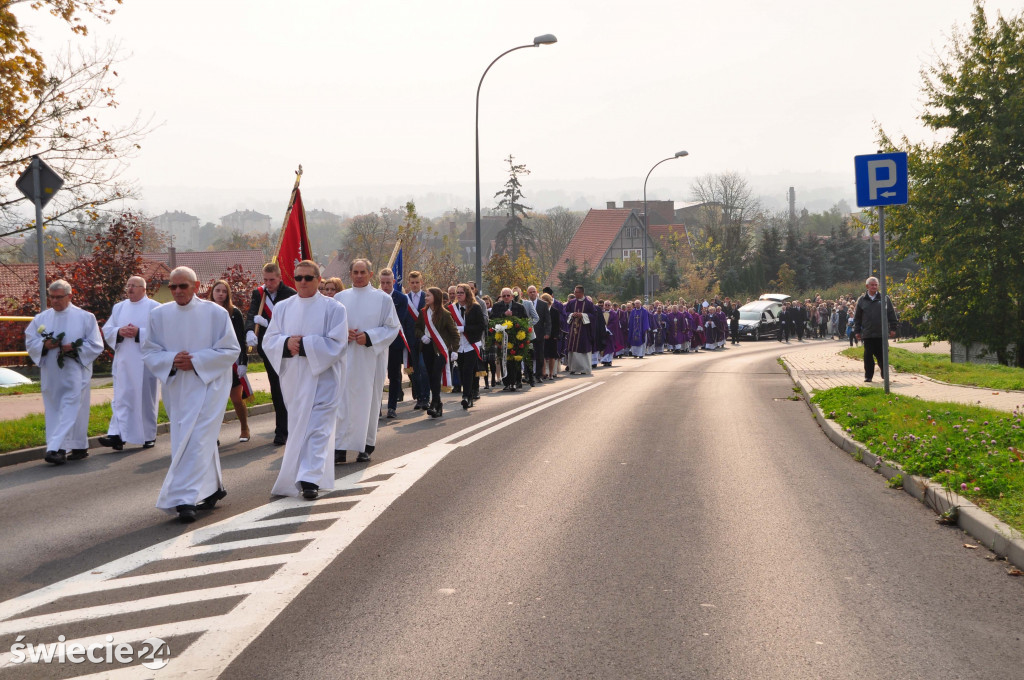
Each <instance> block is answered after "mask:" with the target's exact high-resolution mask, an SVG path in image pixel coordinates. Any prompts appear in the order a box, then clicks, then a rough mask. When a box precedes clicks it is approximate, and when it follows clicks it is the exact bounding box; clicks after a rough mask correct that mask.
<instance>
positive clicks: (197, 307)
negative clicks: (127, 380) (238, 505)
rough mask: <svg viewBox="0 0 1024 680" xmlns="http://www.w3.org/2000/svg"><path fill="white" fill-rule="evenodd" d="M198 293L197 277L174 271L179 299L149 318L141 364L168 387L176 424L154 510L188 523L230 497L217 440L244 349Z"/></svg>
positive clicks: (225, 318)
mask: <svg viewBox="0 0 1024 680" xmlns="http://www.w3.org/2000/svg"><path fill="white" fill-rule="evenodd" d="M197 287H198V285H197V283H196V273H195V272H194V271H192V270H191V269H189V268H188V267H177V268H175V269H174V270H173V271H172V272H171V283H170V285H169V286H168V288H170V289H171V295H172V296H173V297H174V301H173V302H168V303H165V304H162V305H160V306H159V307H157V308H156V309H154V310H153V311H151V312H150V313H149V333H148V334H147V337H146V339H145V340H143V341H142V360H143V362H145V364H146V368H148V369H149V372H150V373H152V374H153V375H155V376H156V377H157V378H158V379H159V380H160V382H162V383H163V400H164V408H165V409H166V410H167V417H168V420H170V422H171V466H170V469H169V470H168V471H167V477H166V478H165V479H164V484H163V488H161V489H160V497H159V498H158V499H157V502H156V507H158V508H160V509H161V510H166V511H168V512H177V513H178V519H180V520H181V521H182V522H184V523H190V522H194V521H196V509H197V508H205V509H212V508H213V506H214V505H216V503H217V501H219V500H220V499H222V498H224V496H226V495H227V492H226V491H225V490H224V484H223V482H222V480H221V471H220V451H219V450H218V448H217V437H218V435H219V434H220V426H221V425H222V424H223V422H224V405H225V404H226V403H227V400H228V397H229V395H230V394H231V367H232V366H233V365H234V363H235V361H237V360H238V353H239V351H240V350H241V348H240V347H239V346H238V336H236V335H235V329H234V327H233V326H232V325H231V317H230V316H229V315H228V313H227V310H225V309H224V308H223V307H221V306H220V305H218V304H217V303H216V302H210V301H208V300H203V299H200V298H199V297H197V296H196V289H197Z"/></svg>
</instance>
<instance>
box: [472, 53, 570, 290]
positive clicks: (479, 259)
mask: <svg viewBox="0 0 1024 680" xmlns="http://www.w3.org/2000/svg"><path fill="white" fill-rule="evenodd" d="M556 42H558V38H556V37H555V36H553V35H551V34H550V33H545V34H544V35H538V36H537V37H536V38H534V39H533V42H532V43H530V44H529V45H520V46H519V47H513V48H512V49H510V50H506V51H505V52H502V53H501V54H499V55H498V56H497V57H495V58H494V61H492V62H491V63H490V64H489V65H488V66H487V68H485V69H484V74H483V75H482V76H480V84H479V85H477V86H476V283H477V285H478V286H479V287H480V290H481V291H482V290H483V289H484V279H483V272H484V267H483V250H484V249H483V246H482V244H481V243H480V239H481V236H480V88H481V87H482V86H483V84H484V78H485V77H486V76H487V72H488V71H490V70H491V66H494V64H495V62H497V61H498V60H499V59H501V58H502V57H504V56H505V55H506V54H508V53H509V52H515V51H516V50H522V49H525V48H527V47H540V46H541V45H553V44H555V43H556Z"/></svg>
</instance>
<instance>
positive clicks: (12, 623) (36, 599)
mask: <svg viewBox="0 0 1024 680" xmlns="http://www.w3.org/2000/svg"><path fill="white" fill-rule="evenodd" d="M602 384H604V382H603V381H599V382H588V383H585V384H582V385H575V386H572V387H569V388H567V389H565V390H562V391H559V392H556V393H554V394H551V395H548V396H546V397H543V398H541V399H538V400H535V401H531V402H530V403H528V404H526V405H524V406H520V407H518V408H515V409H512V410H510V411H507V412H504V413H502V414H501V415H498V416H495V417H493V418H489V419H487V420H484V421H482V422H479V423H476V424H474V425H471V426H470V427H467V428H464V429H462V430H459V431H458V432H455V433H453V434H451V435H449V436H447V437H445V438H443V439H441V440H439V441H436V442H433V443H431V444H429V445H427V446H425V447H424V448H422V449H419V450H418V451H413V452H411V453H407V454H405V455H403V456H399V457H398V458H394V459H392V460H389V461H385V462H383V463H380V464H377V465H374V466H372V467H369V468H365V469H363V470H360V471H359V472H355V473H352V474H349V475H346V476H345V477H342V478H341V479H339V480H337V482H336V487H337V488H336V489H335V490H334V491H331V492H326V493H325V494H324V495H323V496H322V497H321V498H320V499H318V500H317V501H315V502H314V503H310V502H309V501H306V500H303V499H298V498H284V499H280V500H276V501H272V502H270V503H267V504H266V505H263V506H260V507H258V508H254V509H252V510H249V511H248V512H244V513H241V514H239V515H236V516H234V517H230V518H228V519H225V520H223V521H221V522H217V523H216V524H212V525H210V526H206V527H202V528H200V529H196V530H195V531H190V532H188V533H186V534H183V535H181V536H178V537H176V538H173V539H170V540H167V541H164V542H162V543H158V544H157V545H154V546H151V547H149V548H146V549H144V550H140V551H138V552H136V553H133V554H131V555H126V556H125V557H122V558H120V559H117V560H114V561H112V562H109V563H107V564H105V565H102V566H100V567H96V568H94V569H90V570H89V571H87V572H83V573H81V574H78V575H76V576H72V577H70V578H67V579H65V580H63V581H60V582H58V583H54V584H52V585H50V586H46V587H44V588H40V589H39V590H36V591H33V592H31V593H26V594H25V595H22V596H20V597H17V598H14V599H12V600H8V601H6V602H3V603H0V635H4V636H12V635H16V634H21V635H25V642H33V643H35V644H45V643H51V642H53V640H42V639H39V640H32V639H31V633H32V631H33V630H37V631H38V630H41V629H51V630H52V629H55V627H66V628H67V629H68V630H72V631H73V630H75V628H74V627H75V626H81V625H86V629H87V630H88V634H83V635H80V636H79V637H77V638H74V639H70V638H72V637H73V636H72V635H68V636H67V637H68V638H69V639H67V640H66V641H65V645H66V646H70V645H71V644H73V643H79V644H82V645H85V646H88V645H90V644H100V645H103V644H106V641H107V640H106V638H107V636H113V638H114V640H115V642H116V643H122V642H126V643H139V642H141V641H143V640H147V639H149V638H160V639H163V640H168V639H173V638H180V637H182V636H186V635H198V638H197V639H196V640H195V641H193V642H192V643H191V644H189V645H188V646H187V647H186V648H185V649H184V650H174V649H171V656H170V662H169V663H168V664H167V666H166V667H164V668H163V669H161V670H160V671H159V677H160V678H186V677H188V678H192V677H214V676H216V675H217V674H219V673H220V672H221V671H223V670H224V669H225V668H226V667H227V666H228V664H230V663H231V661H232V660H234V658H235V657H236V656H238V654H239V653H240V652H241V651H242V650H244V649H245V648H246V646H248V644H249V643H250V642H251V641H252V640H254V639H255V638H256V636H258V635H259V634H260V633H261V632H262V631H263V630H264V629H265V628H266V627H267V626H268V625H269V624H270V622H271V621H273V620H274V618H275V617H276V616H277V615H278V614H279V613H280V612H281V611H282V610H283V609H284V608H285V607H286V606H287V605H288V604H289V603H290V602H291V601H292V600H293V599H294V598H295V597H296V596H297V595H298V594H299V593H300V592H301V591H302V590H303V589H304V588H305V587H306V586H307V585H308V584H309V583H310V582H311V581H312V580H313V579H314V578H316V576H317V575H319V574H320V572H322V571H323V570H324V569H325V568H326V567H327V566H328V565H329V564H330V563H331V562H332V561H334V559H335V558H336V557H337V556H338V555H339V554H340V553H341V552H342V551H343V550H344V549H345V548H346V547H348V546H349V545H350V544H351V543H352V541H353V540H355V538H356V537H357V536H359V534H361V533H362V532H363V530H364V529H366V528H367V527H368V526H369V525H370V524H371V523H372V522H373V521H374V520H375V519H376V518H377V517H378V516H380V514H381V513H382V512H384V510H386V509H387V508H388V507H389V506H390V505H391V504H392V503H393V502H394V501H395V500H397V499H398V498H399V497H400V496H401V495H402V494H403V493H405V492H406V491H407V490H408V489H409V488H411V487H412V486H413V485H414V484H415V483H416V482H417V481H419V480H420V479H421V478H422V477H423V476H424V475H426V473H427V472H429V471H430V470H431V469H432V468H433V467H434V466H435V465H436V464H437V463H439V462H440V461H441V460H443V459H444V458H445V456H447V455H448V454H449V453H451V452H452V451H454V450H455V449H458V448H460V447H463V446H467V445H469V444H472V443H473V442H476V441H478V440H480V439H482V438H483V437H486V436H488V435H490V434H493V433H494V432H497V431H499V430H501V429H502V428H505V427H508V426H510V425H512V424H514V423H516V422H518V421H520V420H522V419H524V418H528V417H529V416H531V415H534V414H536V413H537V412H539V411H541V410H543V409H546V408H547V407H549V406H553V405H555V404H558V403H560V402H563V401H565V400H567V399H572V398H573V397H576V396H579V395H581V394H583V393H584V392H587V391H589V390H592V389H594V388H596V387H598V386H600V385H602ZM313 527H316V529H315V530H310V529H312V528H313ZM289 528H291V529H293V533H284V532H287V531H288V529H289ZM268 532H273V533H272V535H266V534H267V533H268ZM249 534H255V535H254V536H253V537H251V538H247V537H246V536H247V535H249ZM266 546H277V547H278V549H279V552H278V553H275V554H270V555H262V556H251V557H246V556H245V555H244V551H247V550H255V549H260V548H265V547H266ZM240 551H241V552H243V555H242V556H241V558H240V559H239V555H238V554H237V553H238V552H240ZM193 560H194V561H195V562H198V564H196V563H194V562H193ZM256 567H277V568H276V569H274V570H273V572H272V573H271V574H270V575H269V576H267V577H265V578H263V579H261V580H252V581H246V580H245V579H244V578H242V579H240V580H242V581H243V582H240V583H233V584H230V585H220V586H216V587H204V586H203V585H202V582H201V581H199V579H201V578H203V577H208V576H211V575H215V574H227V573H230V572H234V571H240V570H244V569H254V568H256ZM254 571H256V570H254ZM243 576H244V575H243ZM181 579H196V580H197V582H196V588H195V589H193V590H186V591H183V592H173V593H166V594H163V595H157V596H152V597H139V598H136V599H131V598H124V599H118V598H117V596H118V595H119V594H125V595H130V594H132V593H133V591H136V592H137V590H138V589H144V587H145V586H146V585H150V584H157V583H163V582H165V581H170V580H181ZM90 593H106V594H109V595H110V596H111V597H112V599H114V600H115V601H113V602H108V603H105V604H100V605H93V606H84V607H77V608H75V607H74V606H72V608H70V609H68V610H67V611H60V612H58V613H53V612H54V607H53V606H52V605H53V604H54V603H59V601H60V600H61V599H64V598H72V597H80V596H82V595H85V594H90ZM233 598H240V601H239V602H238V603H237V604H236V605H234V606H231V607H230V608H229V609H228V610H227V611H226V612H224V613H222V614H219V615H216V616H203V614H209V611H208V610H206V611H202V610H203V607H202V606H198V607H197V609H199V610H201V611H200V613H199V614H198V615H197V616H199V617H198V618H192V619H187V620H181V621H172V622H168V623H158V624H155V625H148V626H147V625H142V626H138V627H134V628H130V629H122V630H104V631H102V632H97V631H96V630H95V629H89V628H88V624H89V623H90V622H94V623H95V624H96V625H99V624H102V623H104V622H105V620H107V619H109V620H110V621H113V622H114V624H113V625H115V626H116V625H117V622H119V620H120V619H119V617H125V616H128V617H129V620H131V619H130V617H131V616H132V615H137V614H139V613H146V612H155V611H157V610H160V609H163V608H168V607H175V606H181V605H202V604H203V603H210V602H212V601H214V600H217V601H221V602H223V601H228V600H231V599H233ZM47 605H50V606H47ZM41 608H44V609H43V611H44V612H46V613H38V614H33V611H38V610H40V609H41ZM136 624H138V621H136ZM121 625H124V624H121ZM55 635H56V634H55ZM11 660H12V654H11V652H9V651H8V652H5V653H3V654H0V669H2V668H14V667H16V666H15V665H14V664H11ZM80 670H81V671H83V672H86V673H91V674H92V675H85V676H79V677H96V678H99V677H103V678H137V677H152V676H153V675H154V673H153V671H150V670H148V669H146V668H143V667H141V666H139V665H130V666H106V667H103V666H100V667H97V666H96V665H93V666H91V667H88V668H87V667H80Z"/></svg>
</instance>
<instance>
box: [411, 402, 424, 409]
mask: <svg viewBox="0 0 1024 680" xmlns="http://www.w3.org/2000/svg"><path fill="white" fill-rule="evenodd" d="M412 410H413V411H422V410H423V402H421V401H417V402H416V405H415V406H413V407H412Z"/></svg>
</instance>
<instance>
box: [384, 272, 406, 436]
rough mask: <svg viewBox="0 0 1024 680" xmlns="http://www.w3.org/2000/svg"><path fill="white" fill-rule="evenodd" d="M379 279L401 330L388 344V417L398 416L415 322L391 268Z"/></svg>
mask: <svg viewBox="0 0 1024 680" xmlns="http://www.w3.org/2000/svg"><path fill="white" fill-rule="evenodd" d="M377 279H378V280H379V281H380V289H381V290H382V291H384V292H385V293H387V294H388V295H390V296H391V300H392V302H394V303H395V311H396V312H397V313H398V323H399V324H400V325H401V327H402V328H401V330H400V331H399V333H398V337H396V338H395V339H394V340H392V341H391V345H389V346H388V418H389V419H390V418H397V417H398V412H397V409H398V395H399V394H400V393H401V391H402V369H404V368H405V353H406V352H407V351H409V352H410V354H411V349H412V348H411V345H412V344H413V343H411V342H409V338H415V337H416V326H415V325H414V324H415V323H416V322H415V321H413V319H412V315H411V314H409V298H407V297H406V296H405V293H401V292H399V291H397V290H395V273H394V272H393V271H391V269H388V268H386V267H385V268H384V269H381V270H380V274H378V275H377Z"/></svg>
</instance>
